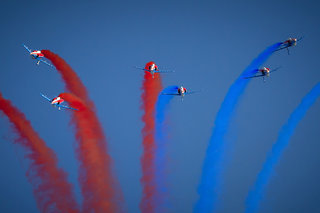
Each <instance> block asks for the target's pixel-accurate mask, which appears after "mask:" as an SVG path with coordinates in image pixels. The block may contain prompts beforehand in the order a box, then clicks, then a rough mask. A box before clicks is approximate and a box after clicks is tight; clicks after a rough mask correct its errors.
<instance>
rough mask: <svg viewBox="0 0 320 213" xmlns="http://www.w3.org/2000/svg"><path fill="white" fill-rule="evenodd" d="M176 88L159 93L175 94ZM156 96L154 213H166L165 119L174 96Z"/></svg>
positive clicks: (171, 87) (168, 88)
mask: <svg viewBox="0 0 320 213" xmlns="http://www.w3.org/2000/svg"><path fill="white" fill-rule="evenodd" d="M177 90H178V86H169V87H167V88H165V89H164V90H163V91H162V92H161V93H168V94H174V93H176V94H177ZM161 93H160V94H159V96H158V101H157V104H156V124H155V125H156V127H155V131H156V132H155V139H156V140H155V141H156V150H155V168H156V170H155V173H156V175H155V181H156V188H157V189H156V192H157V193H158V194H157V195H156V197H155V199H156V201H155V203H156V212H168V211H167V208H168V207H169V199H168V187H167V184H166V176H167V175H166V141H167V128H166V117H167V111H168V107H169V103H170V101H171V100H172V98H173V97H174V95H161Z"/></svg>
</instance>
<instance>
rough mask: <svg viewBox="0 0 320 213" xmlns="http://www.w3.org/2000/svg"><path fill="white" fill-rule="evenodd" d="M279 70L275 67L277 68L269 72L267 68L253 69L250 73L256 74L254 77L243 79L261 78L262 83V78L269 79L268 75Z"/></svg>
mask: <svg viewBox="0 0 320 213" xmlns="http://www.w3.org/2000/svg"><path fill="white" fill-rule="evenodd" d="M279 68H280V67H277V68H275V69H273V70H270V69H269V68H267V67H263V68H261V69H255V70H252V73H256V74H255V75H252V76H248V77H244V79H248V78H258V77H262V78H263V81H264V82H265V78H264V77H269V76H270V73H272V72H275V71H277V70H278V69H279ZM257 73H258V74H257Z"/></svg>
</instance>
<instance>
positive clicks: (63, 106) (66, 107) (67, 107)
mask: <svg viewBox="0 0 320 213" xmlns="http://www.w3.org/2000/svg"><path fill="white" fill-rule="evenodd" d="M57 107H62V108H65V109H72V110H78V109H75V108H72V107H69V106H65V105H60V104H59V105H57Z"/></svg>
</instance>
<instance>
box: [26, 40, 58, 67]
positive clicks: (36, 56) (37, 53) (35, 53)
mask: <svg viewBox="0 0 320 213" xmlns="http://www.w3.org/2000/svg"><path fill="white" fill-rule="evenodd" d="M23 47H24V48H25V49H26V50H27V51H28V52H29V53H30V56H31V58H32V59H35V60H37V65H39V64H40V62H42V63H44V64H46V65H49V66H50V67H54V66H53V65H52V64H50V63H48V62H47V61H45V60H43V59H41V58H43V57H44V55H43V53H42V52H41V51H40V50H34V51H31V50H30V49H29V48H28V47H27V46H26V45H24V44H23Z"/></svg>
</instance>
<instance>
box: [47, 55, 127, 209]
mask: <svg viewBox="0 0 320 213" xmlns="http://www.w3.org/2000/svg"><path fill="white" fill-rule="evenodd" d="M41 52H42V53H43V54H44V56H45V57H46V58H48V59H49V60H51V62H52V63H53V64H54V66H55V67H56V69H57V70H58V71H59V73H60V74H61V76H62V78H63V80H64V82H65V84H66V88H67V90H69V91H70V92H71V93H73V94H74V95H76V96H77V97H79V98H77V97H75V96H74V95H71V94H62V95H63V96H65V97H66V101H70V103H71V105H79V107H81V109H82V108H83V110H82V111H80V112H75V113H74V114H73V118H72V123H74V124H75V126H76V138H77V141H78V142H79V144H78V150H77V154H78V159H79V161H80V177H79V182H80V184H81V190H82V194H83V196H84V203H83V210H84V211H85V212H91V211H93V210H94V212H114V211H122V208H123V207H121V206H119V205H117V204H119V202H123V198H122V193H121V190H120V186H119V183H118V182H117V180H116V179H115V178H114V177H113V175H112V171H111V170H112V169H111V168H112V160H111V158H110V156H109V154H108V153H107V147H106V143H107V142H106V141H107V140H106V138H105V135H104V133H103V130H102V127H101V125H100V123H99V120H98V118H97V116H96V113H95V107H94V104H93V102H92V101H91V100H90V98H89V97H88V92H87V90H86V87H85V86H84V85H83V83H82V82H81V80H80V78H79V77H78V76H77V74H76V73H75V72H74V71H73V70H72V68H71V67H70V66H69V65H68V64H67V63H66V62H65V61H64V60H63V59H62V58H61V57H60V56H58V55H57V54H55V53H52V52H51V51H49V50H42V51H41ZM77 107H78V106H76V107H75V108H77Z"/></svg>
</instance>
